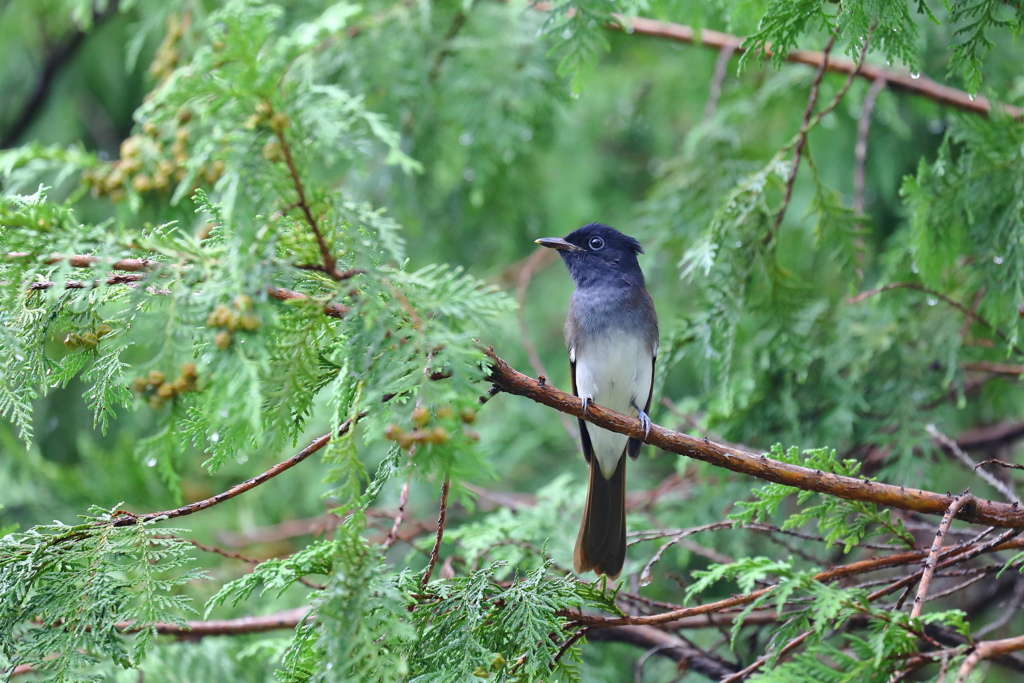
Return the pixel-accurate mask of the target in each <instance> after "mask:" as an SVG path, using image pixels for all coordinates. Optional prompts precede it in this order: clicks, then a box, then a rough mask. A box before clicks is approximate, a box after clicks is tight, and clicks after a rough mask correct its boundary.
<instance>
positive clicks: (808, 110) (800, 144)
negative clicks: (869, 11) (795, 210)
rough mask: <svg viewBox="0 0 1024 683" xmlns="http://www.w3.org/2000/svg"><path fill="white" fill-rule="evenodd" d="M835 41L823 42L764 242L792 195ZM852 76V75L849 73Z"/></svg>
mask: <svg viewBox="0 0 1024 683" xmlns="http://www.w3.org/2000/svg"><path fill="white" fill-rule="evenodd" d="M869 41H870V36H868V40H866V41H864V53H863V54H867V49H868V42H869ZM835 42H836V37H835V34H833V35H830V36H829V37H828V42H827V43H825V49H824V50H823V51H822V59H821V64H819V65H818V70H817V72H816V73H815V74H814V80H813V81H811V94H810V96H809V97H808V98H807V106H806V107H805V108H804V117H803V120H802V121H801V123H800V132H799V133H798V134H797V136H798V137H797V141H796V147H795V148H794V149H793V168H792V169H791V170H790V172H789V178H788V179H787V180H786V193H785V196H784V197H783V198H782V207H781V208H780V209H779V212H778V213H777V214H776V215H775V225H774V227H772V230H771V232H769V233H768V234H767V235H765V243H768V242H769V241H771V239H772V236H773V235H777V234H778V232H779V226H780V225H782V219H783V218H784V217H785V216H786V209H787V208H788V207H789V200H790V199H791V198H792V197H793V185H795V184H796V174H797V171H799V170H800V158H801V157H802V156H803V152H804V147H805V146H806V145H807V133H808V132H809V131H810V129H811V114H812V113H814V105H815V104H817V102H818V93H819V92H820V90H821V79H822V78H824V76H825V69H827V68H828V53H829V52H831V51H832V45H834V44H835ZM850 78H851V79H852V78H853V75H852V74H851V75H850Z"/></svg>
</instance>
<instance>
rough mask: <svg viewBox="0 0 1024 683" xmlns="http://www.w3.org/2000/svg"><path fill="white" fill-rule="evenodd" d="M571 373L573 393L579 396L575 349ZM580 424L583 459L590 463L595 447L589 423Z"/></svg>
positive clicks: (580, 422) (580, 421) (570, 357)
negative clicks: (591, 439) (591, 438)
mask: <svg viewBox="0 0 1024 683" xmlns="http://www.w3.org/2000/svg"><path fill="white" fill-rule="evenodd" d="M569 372H570V374H571V375H572V393H573V395H574V396H579V395H580V392H579V389H577V388H576V354H575V349H573V351H571V352H570V353H569ZM576 421H577V422H579V424H580V442H581V443H582V444H583V457H584V458H585V459H586V461H587V462H590V460H591V458H592V457H593V456H594V445H593V444H592V443H591V442H590V434H589V433H588V432H587V423H586V421H585V420H583V419H581V418H578V417H577V418H576Z"/></svg>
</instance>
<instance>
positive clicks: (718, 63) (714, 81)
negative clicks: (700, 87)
mask: <svg viewBox="0 0 1024 683" xmlns="http://www.w3.org/2000/svg"><path fill="white" fill-rule="evenodd" d="M736 48H737V46H736V45H734V44H729V45H723V46H722V47H721V48H720V49H719V50H718V58H717V59H716V60H715V71H714V74H713V75H712V76H711V84H710V86H709V87H708V100H707V102H705V103H704V123H709V122H710V121H711V119H713V118H714V117H715V111H716V110H717V109H718V100H719V99H720V98H721V97H722V84H723V83H724V82H725V77H726V76H727V75H729V60H730V59H732V56H733V54H735V53H736Z"/></svg>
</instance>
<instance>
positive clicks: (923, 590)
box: [910, 490, 973, 619]
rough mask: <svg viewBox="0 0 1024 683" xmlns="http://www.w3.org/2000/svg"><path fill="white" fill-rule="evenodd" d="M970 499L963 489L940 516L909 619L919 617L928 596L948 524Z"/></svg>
mask: <svg viewBox="0 0 1024 683" xmlns="http://www.w3.org/2000/svg"><path fill="white" fill-rule="evenodd" d="M972 499H973V497H972V496H971V495H970V494H969V493H967V491H966V490H965V491H964V492H963V493H961V494H960V495H959V496H957V497H956V498H954V499H953V502H952V503H951V504H950V506H949V509H948V510H946V514H944V515H943V516H942V522H940V523H939V530H938V531H937V532H935V538H934V539H933V540H932V548H931V550H930V551H928V559H927V560H925V562H924V573H923V574H922V575H921V583H920V585H919V586H918V587H917V596H916V597H915V598H914V606H913V608H911V610H910V618H911V619H916V618H918V617H920V616H921V610H923V609H924V601H925V599H926V598H927V597H928V589H929V588H930V587H931V585H932V575H933V574H934V573H935V565H936V564H937V563H938V559H939V552H940V551H941V550H942V539H944V538H945V537H946V532H947V531H949V525H950V524H951V523H952V522H953V518H954V517H956V514H957V512H959V511H960V508H961V507H963V506H964V505H966V504H967V503H969V502H970V501H971V500H972Z"/></svg>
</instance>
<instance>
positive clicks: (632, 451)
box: [573, 348, 658, 460]
mask: <svg viewBox="0 0 1024 683" xmlns="http://www.w3.org/2000/svg"><path fill="white" fill-rule="evenodd" d="M657 361H658V350H657V348H655V350H654V355H653V356H651V388H650V389H649V390H648V391H647V405H646V406H644V412H645V413H647V415H648V417H650V414H651V399H652V398H653V397H654V364H655V363H656V362H657ZM575 390H576V372H575V370H574V371H573V391H575ZM643 445H644V442H643V441H641V440H640V439H634V438H633V437H629V443H628V444H626V452H627V453H629V457H630V458H631V459H633V460H636V459H637V458H638V457H639V456H640V447H641V446H643Z"/></svg>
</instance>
